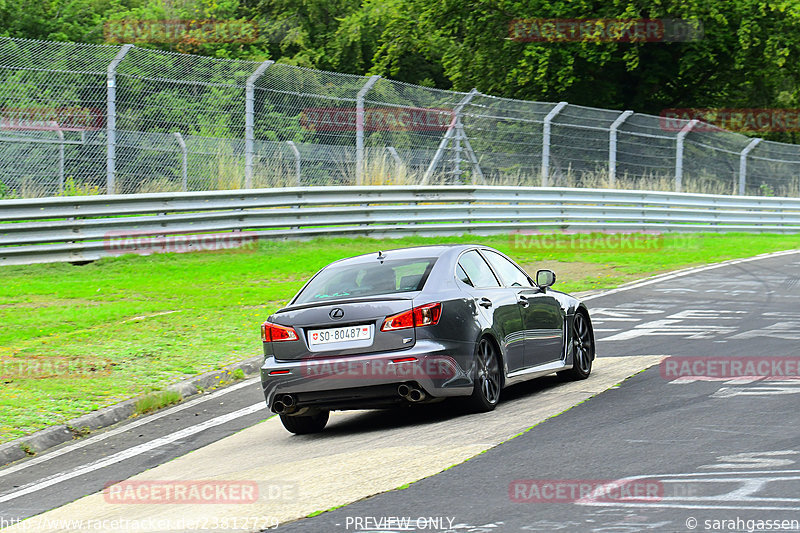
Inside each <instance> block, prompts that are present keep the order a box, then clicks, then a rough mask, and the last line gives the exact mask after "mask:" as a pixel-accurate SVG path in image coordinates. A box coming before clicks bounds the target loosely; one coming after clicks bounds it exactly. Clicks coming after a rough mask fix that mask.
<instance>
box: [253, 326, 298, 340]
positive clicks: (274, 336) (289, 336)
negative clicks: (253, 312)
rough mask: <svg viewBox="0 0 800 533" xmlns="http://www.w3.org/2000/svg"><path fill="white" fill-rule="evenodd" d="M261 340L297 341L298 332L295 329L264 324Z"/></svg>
mask: <svg viewBox="0 0 800 533" xmlns="http://www.w3.org/2000/svg"><path fill="white" fill-rule="evenodd" d="M261 340H262V341H264V342H270V341H271V342H281V341H296V340H297V332H296V331H295V330H294V328H288V327H286V326H279V325H278V324H273V323H272V322H264V323H263V324H261Z"/></svg>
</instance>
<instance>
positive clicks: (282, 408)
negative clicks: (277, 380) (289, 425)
mask: <svg viewBox="0 0 800 533" xmlns="http://www.w3.org/2000/svg"><path fill="white" fill-rule="evenodd" d="M272 410H273V411H274V412H276V413H278V414H281V413H285V412H286V405H285V404H284V403H283V402H281V401H276V402H275V403H273V404H272Z"/></svg>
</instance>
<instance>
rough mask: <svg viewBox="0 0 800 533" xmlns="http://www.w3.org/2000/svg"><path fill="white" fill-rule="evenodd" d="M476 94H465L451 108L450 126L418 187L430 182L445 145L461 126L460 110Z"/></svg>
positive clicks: (475, 91)
mask: <svg viewBox="0 0 800 533" xmlns="http://www.w3.org/2000/svg"><path fill="white" fill-rule="evenodd" d="M476 94H478V89H475V88H474V87H473V89H472V90H471V91H470V92H468V93H467V95H466V96H465V97H464V98H462V99H461V101H460V102H459V103H458V104H457V105H456V106H455V107H454V108H453V118H452V119H450V125H449V126H447V131H446V132H445V134H444V137H442V140H441V141H440V142H439V147H438V148H437V149H436V153H435V154H433V159H431V162H430V164H428V168H427V169H426V170H425V174H424V175H423V176H422V182H421V183H420V185H425V184H426V183H428V180H430V178H431V176H432V175H433V171H434V170H436V166H437V165H438V164H439V161H440V160H441V159H442V155H444V150H445V148H447V143H448V142H449V141H450V139H451V138H452V137H453V135H454V134H455V133H457V132H458V128H459V126H460V124H461V110H462V109H464V107H465V106H466V105H467V104H468V103H469V102H470V100H472V99H473V98H474V97H475V95H476Z"/></svg>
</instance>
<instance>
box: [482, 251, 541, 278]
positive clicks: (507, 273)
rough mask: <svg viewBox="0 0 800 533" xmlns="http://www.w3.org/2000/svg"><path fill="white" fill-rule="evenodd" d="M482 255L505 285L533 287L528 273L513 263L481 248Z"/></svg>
mask: <svg viewBox="0 0 800 533" xmlns="http://www.w3.org/2000/svg"><path fill="white" fill-rule="evenodd" d="M483 253H484V255H486V258H487V259H488V260H489V263H491V265H492V267H494V269H495V271H496V272H497V273H498V274H499V275H500V279H502V280H503V284H504V285H505V286H506V287H533V285H532V284H531V281H530V279H529V278H528V275H527V274H525V273H524V272H523V271H522V270H520V269H519V267H517V265H515V264H514V263H512V262H511V261H509V260H508V259H506V258H505V257H503V256H502V255H500V254H498V253H497V252H493V251H491V250H483Z"/></svg>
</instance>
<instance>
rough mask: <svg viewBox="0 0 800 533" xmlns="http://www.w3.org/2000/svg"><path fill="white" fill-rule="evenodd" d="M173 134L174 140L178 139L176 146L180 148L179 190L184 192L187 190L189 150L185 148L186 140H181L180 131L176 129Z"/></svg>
mask: <svg viewBox="0 0 800 533" xmlns="http://www.w3.org/2000/svg"><path fill="white" fill-rule="evenodd" d="M173 135H175V140H177V141H178V146H179V147H180V149H181V155H182V158H181V190H182V191H183V192H186V191H187V190H189V151H188V150H187V149H186V142H185V141H184V140H183V135H181V132H179V131H176V132H175V133H173Z"/></svg>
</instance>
